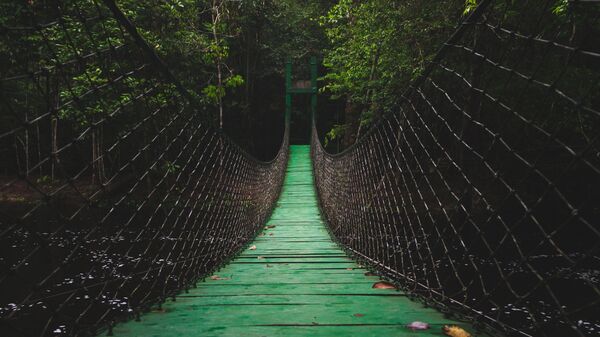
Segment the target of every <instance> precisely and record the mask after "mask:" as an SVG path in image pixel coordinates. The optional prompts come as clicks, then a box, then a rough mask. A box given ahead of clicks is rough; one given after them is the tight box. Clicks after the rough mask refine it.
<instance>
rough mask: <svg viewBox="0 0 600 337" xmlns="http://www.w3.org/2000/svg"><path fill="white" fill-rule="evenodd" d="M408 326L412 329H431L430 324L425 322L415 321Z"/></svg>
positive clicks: (407, 325)
mask: <svg viewBox="0 0 600 337" xmlns="http://www.w3.org/2000/svg"><path fill="white" fill-rule="evenodd" d="M406 327H407V328H409V329H411V330H427V329H429V324H428V323H425V322H419V321H414V322H411V323H409V324H406Z"/></svg>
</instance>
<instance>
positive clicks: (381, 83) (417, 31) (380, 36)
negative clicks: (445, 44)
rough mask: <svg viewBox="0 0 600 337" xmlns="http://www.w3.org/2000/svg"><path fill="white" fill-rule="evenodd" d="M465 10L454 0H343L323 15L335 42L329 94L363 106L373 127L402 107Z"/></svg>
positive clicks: (328, 55) (329, 53)
mask: <svg viewBox="0 0 600 337" xmlns="http://www.w3.org/2000/svg"><path fill="white" fill-rule="evenodd" d="M475 5H476V3H474V2H473V1H470V0H469V1H467V6H475ZM464 11H465V8H464V7H463V6H462V4H460V3H457V2H456V1H450V0H442V1H425V0H412V1H403V2H389V1H386V0H366V1H353V0H339V1H338V2H337V4H336V5H334V6H333V7H332V8H331V10H330V11H329V12H328V13H327V14H326V15H324V16H322V17H321V18H320V23H321V25H322V27H323V28H324V29H325V33H326V36H327V39H328V40H329V43H330V47H329V48H328V49H327V50H326V52H325V57H324V65H325V66H326V67H327V68H328V70H329V72H328V74H327V75H325V76H324V78H323V80H324V82H325V90H326V92H329V93H331V94H332V95H333V96H334V97H345V98H346V100H347V101H348V102H351V103H352V104H355V105H358V106H360V107H361V108H362V110H363V113H362V115H361V118H360V123H361V124H362V126H364V127H367V126H368V125H369V124H370V123H371V122H372V121H373V120H374V119H376V118H377V117H378V116H380V115H381V114H382V113H384V112H386V111H389V110H392V109H393V107H394V106H396V104H397V103H398V100H399V99H400V93H401V92H402V90H404V88H406V87H407V85H408V84H409V83H410V81H412V80H413V79H415V78H416V77H417V76H418V75H419V74H420V73H421V71H422V70H423V69H424V67H425V66H426V65H427V63H428V61H429V60H430V59H431V57H432V55H433V53H434V52H435V51H436V50H437V49H438V48H439V46H440V44H441V42H442V41H443V40H444V39H445V38H447V37H448V36H449V35H450V33H451V32H452V31H453V29H454V27H455V26H456V22H458V20H459V19H460V17H461V16H462V13H463V12H464Z"/></svg>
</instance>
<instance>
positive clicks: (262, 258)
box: [257, 256, 265, 260]
mask: <svg viewBox="0 0 600 337" xmlns="http://www.w3.org/2000/svg"><path fill="white" fill-rule="evenodd" d="M257 259H259V260H264V259H265V258H264V257H263V256H259V257H257Z"/></svg>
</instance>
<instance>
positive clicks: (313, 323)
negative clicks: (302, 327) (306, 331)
mask: <svg viewBox="0 0 600 337" xmlns="http://www.w3.org/2000/svg"><path fill="white" fill-rule="evenodd" d="M311 323H312V325H319V323H317V322H311Z"/></svg>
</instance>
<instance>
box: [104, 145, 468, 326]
mask: <svg viewBox="0 0 600 337" xmlns="http://www.w3.org/2000/svg"><path fill="white" fill-rule="evenodd" d="M290 151H291V153H290V162H289V166H288V171H287V176H286V178H285V183H284V186H283V191H282V195H281V197H280V199H279V201H278V204H277V207H276V209H275V210H274V213H273V215H272V217H271V219H270V220H269V222H268V223H267V225H273V226H275V227H274V228H269V229H265V230H264V232H263V234H261V236H259V237H258V238H257V239H256V240H255V242H254V243H253V244H252V245H255V246H256V249H255V250H252V249H248V250H246V251H245V252H244V253H243V254H241V255H240V256H239V257H238V258H237V259H236V260H234V261H233V262H232V263H231V264H229V265H228V266H226V267H224V268H223V269H222V270H221V271H220V272H219V273H218V274H217V275H215V276H214V277H213V278H212V279H207V281H206V282H200V283H198V287H197V288H196V289H192V290H190V292H189V293H188V294H181V295H180V296H178V297H177V301H176V302H171V301H168V302H167V303H165V304H163V309H162V310H161V311H160V312H158V311H155V312H151V313H148V314H146V315H144V316H142V320H141V322H133V321H132V322H128V323H125V324H121V325H118V326H117V327H115V329H114V334H115V336H121V337H129V336H131V337H133V336H136V337H142V336H143V337H194V336H203V337H206V336H236V337H237V336H286V337H293V336H311V337H317V336H337V337H340V336H361V337H366V336H378V337H380V336H442V335H443V334H442V332H441V327H442V325H444V324H453V323H456V322H452V321H449V320H447V319H445V318H444V317H443V315H442V314H440V313H438V312H436V311H434V310H432V309H428V308H425V307H423V306H422V305H421V304H419V303H415V302H412V301H410V300H409V299H407V297H406V296H405V295H404V294H403V293H402V292H398V291H395V290H389V289H373V288H372V286H373V284H374V283H375V282H377V281H378V280H379V279H378V278H377V277H375V276H366V275H365V273H366V272H367V270H365V269H364V268H363V267H361V266H359V265H357V264H356V263H355V262H353V261H352V260H350V259H349V258H348V257H347V256H346V255H345V254H344V252H343V251H342V250H341V249H340V248H339V247H337V246H336V244H335V243H333V242H332V241H331V239H330V237H329V235H328V233H327V231H326V229H325V225H324V223H323V220H322V219H321V217H320V214H319V209H318V206H317V197H316V194H315V190H314V187H313V175H312V169H311V163H310V155H309V147H308V146H292V147H291V149H290ZM217 276H218V277H217ZM412 321H424V322H428V323H430V324H431V329H429V330H425V331H415V332H413V331H411V330H408V329H407V328H406V327H405V325H406V324H407V323H409V322H412Z"/></svg>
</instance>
